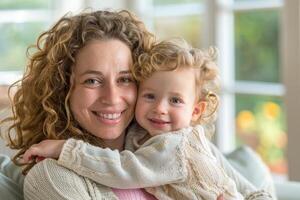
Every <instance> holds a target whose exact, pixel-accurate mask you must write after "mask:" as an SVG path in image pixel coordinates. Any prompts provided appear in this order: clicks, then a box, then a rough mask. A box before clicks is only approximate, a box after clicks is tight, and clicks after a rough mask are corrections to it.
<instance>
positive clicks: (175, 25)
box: [154, 16, 202, 47]
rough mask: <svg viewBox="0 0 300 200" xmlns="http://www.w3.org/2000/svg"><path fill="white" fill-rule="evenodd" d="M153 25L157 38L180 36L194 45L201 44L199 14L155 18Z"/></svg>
mask: <svg viewBox="0 0 300 200" xmlns="http://www.w3.org/2000/svg"><path fill="white" fill-rule="evenodd" d="M154 26H155V31H156V34H157V36H158V37H159V39H168V38H170V37H182V38H184V39H185V40H187V41H188V42H189V43H190V44H191V45H193V46H194V47H200V46H201V27H202V20H201V17H200V16H185V17H182V16H181V17H160V18H156V19H155V21H154Z"/></svg>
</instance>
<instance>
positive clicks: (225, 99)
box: [0, 0, 300, 181]
mask: <svg viewBox="0 0 300 200" xmlns="http://www.w3.org/2000/svg"><path fill="white" fill-rule="evenodd" d="M87 8H89V9H93V10H96V9H111V10H120V9H129V10H131V11H133V12H134V13H135V14H136V15H138V17H139V18H140V19H141V20H143V21H144V22H145V23H146V25H147V27H148V28H149V29H150V30H151V31H152V32H154V33H155V34H156V36H157V38H158V39H165V38H170V37H178V36H179V37H183V38H185V39H186V40H187V41H188V42H190V43H191V44H192V45H193V46H195V47H199V48H207V47H209V46H216V47H217V48H218V49H219V56H218V65H219V67H220V71H221V81H222V89H221V93H220V96H221V106H220V109H219V114H218V121H217V124H216V125H217V130H216V133H215V136H214V138H213V140H214V142H215V143H216V145H217V146H218V147H219V148H220V149H221V150H222V151H223V152H225V153H226V152H230V151H232V150H233V149H235V148H236V147H238V146H241V145H244V144H247V145H249V146H250V147H251V148H253V149H254V150H255V151H256V152H257V153H258V154H259V155H260V156H261V158H262V159H263V160H264V162H265V163H266V164H267V165H268V167H269V168H270V170H271V171H272V173H273V175H274V177H275V178H277V179H280V180H285V179H287V178H289V179H291V180H298V181H299V180H300V174H299V169H300V163H299V162H300V161H299V159H298V155H297V154H298V153H300V144H298V142H300V136H299V134H297V132H299V130H298V129H299V128H298V127H297V122H298V121H299V119H300V105H299V103H298V102H300V97H299V95H300V69H299V68H300V63H299V59H300V58H299V56H300V42H299V41H300V40H299V37H300V33H299V31H300V17H299V10H300V3H299V1H298V0H286V1H284V0H72V1H70V0H1V2H0V32H1V34H0V110H1V112H6V110H7V108H9V99H8V95H7V89H8V86H9V85H10V84H12V83H13V82H14V81H16V80H18V79H19V78H20V76H21V75H22V73H23V70H24V68H25V66H26V49H27V47H28V46H29V45H30V44H34V43H35V40H36V39H37V37H38V35H40V34H41V33H42V32H43V31H44V30H46V29H47V28H49V27H50V26H51V25H52V24H53V23H54V22H55V21H56V20H57V19H58V18H59V17H61V16H62V15H64V14H66V13H67V12H73V13H78V12H80V11H82V10H84V9H87ZM299 122H300V121H299ZM297 141H298V142H297ZM1 151H4V150H1Z"/></svg>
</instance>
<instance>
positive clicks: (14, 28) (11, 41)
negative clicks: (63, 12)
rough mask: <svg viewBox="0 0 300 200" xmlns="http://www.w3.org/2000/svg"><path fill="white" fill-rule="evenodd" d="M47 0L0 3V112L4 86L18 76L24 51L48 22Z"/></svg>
mask: <svg viewBox="0 0 300 200" xmlns="http://www.w3.org/2000/svg"><path fill="white" fill-rule="evenodd" d="M51 8H52V5H51V1H50V0H47V1H44V0H26V1H21V0H3V1H1V2H0V31H1V35H0V44H1V45H0V92H1V97H0V110H1V109H2V108H4V107H7V106H8V104H9V101H8V96H7V89H8V85H10V84H12V83H13V82H14V81H16V80H17V79H19V78H20V77H21V74H22V73H23V70H24V67H25V65H26V49H27V47H28V46H29V45H31V44H34V42H35V40H36V38H37V36H38V35H39V34H40V33H41V32H42V31H43V30H44V29H45V27H46V26H48V24H49V22H50V18H51V15H50V11H51Z"/></svg>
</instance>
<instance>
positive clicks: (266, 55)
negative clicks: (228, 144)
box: [234, 10, 287, 175]
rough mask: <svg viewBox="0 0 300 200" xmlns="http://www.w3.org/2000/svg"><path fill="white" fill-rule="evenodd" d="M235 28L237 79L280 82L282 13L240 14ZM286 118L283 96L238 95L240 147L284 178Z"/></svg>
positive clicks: (237, 129) (236, 15)
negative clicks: (250, 149)
mask: <svg viewBox="0 0 300 200" xmlns="http://www.w3.org/2000/svg"><path fill="white" fill-rule="evenodd" d="M234 28H235V69H236V70H235V79H236V80H239V81H254V82H255V81H260V82H269V83H276V84H277V83H281V74H280V72H281V70H280V63H281V57H280V46H279V44H280V41H279V38H280V33H279V28H280V12H279V10H260V11H248V12H237V13H235V27H234ZM266 92H267V91H266ZM285 119H286V118H285V109H284V105H283V102H282V99H281V98H280V97H272V96H258V95H250V94H249V95H245V94H237V95H236V136H237V141H238V144H239V145H242V144H247V145H249V146H251V147H252V148H253V149H254V150H256V151H257V152H258V153H259V154H260V156H261V157H262V159H263V160H264V161H265V162H266V164H267V165H268V166H269V168H270V169H271V171H272V172H273V173H276V174H281V175H286V174H287V160H286V145H287V134H286V125H285Z"/></svg>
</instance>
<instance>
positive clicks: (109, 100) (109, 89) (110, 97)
mask: <svg viewBox="0 0 300 200" xmlns="http://www.w3.org/2000/svg"><path fill="white" fill-rule="evenodd" d="M103 89H104V90H102V91H103V94H101V102H102V103H105V104H108V105H114V104H117V103H118V102H119V101H120V95H121V94H120V92H119V91H118V86H117V85H116V84H113V83H109V84H107V85H105V86H104V88H103Z"/></svg>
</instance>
